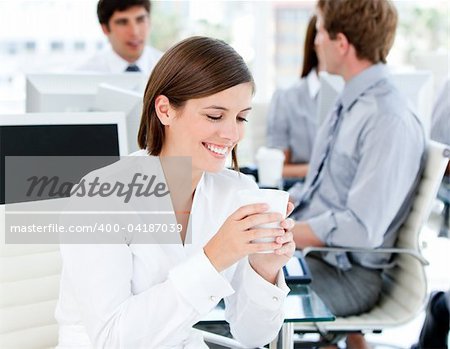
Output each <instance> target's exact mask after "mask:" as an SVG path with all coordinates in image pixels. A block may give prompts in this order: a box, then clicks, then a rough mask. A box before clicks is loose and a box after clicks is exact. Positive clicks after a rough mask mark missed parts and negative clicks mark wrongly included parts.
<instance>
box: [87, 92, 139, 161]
mask: <svg viewBox="0 0 450 349" xmlns="http://www.w3.org/2000/svg"><path fill="white" fill-rule="evenodd" d="M142 105H143V93H142V92H135V91H130V90H126V89H123V88H120V87H116V86H113V85H110V84H100V85H99V86H98V90H97V94H96V96H95V102H94V110H96V111H122V112H124V113H125V118H126V126H127V138H128V151H129V152H130V153H132V152H135V151H137V150H138V144H137V134H138V131H139V124H140V121H141V114H142Z"/></svg>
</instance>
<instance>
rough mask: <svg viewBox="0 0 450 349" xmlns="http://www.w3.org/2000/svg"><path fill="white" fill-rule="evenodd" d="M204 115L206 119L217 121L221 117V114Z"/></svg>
mask: <svg viewBox="0 0 450 349" xmlns="http://www.w3.org/2000/svg"><path fill="white" fill-rule="evenodd" d="M206 116H207V117H208V119H210V120H214V121H219V120H220V119H222V115H206Z"/></svg>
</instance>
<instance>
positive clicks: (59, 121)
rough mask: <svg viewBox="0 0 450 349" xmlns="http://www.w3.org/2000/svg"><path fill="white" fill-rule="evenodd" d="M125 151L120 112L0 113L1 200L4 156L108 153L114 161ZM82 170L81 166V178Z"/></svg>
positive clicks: (0, 197) (2, 195)
mask: <svg viewBox="0 0 450 349" xmlns="http://www.w3.org/2000/svg"><path fill="white" fill-rule="evenodd" d="M126 154H127V141H126V132H125V116H124V114H123V113H68V114H26V115H8V116H0V179H1V181H0V204H4V203H5V158H6V157H7V156H108V157H111V162H113V161H114V158H118V156H119V155H126ZM104 165H105V166H106V165H108V164H107V163H105V164H104ZM85 174H86V171H85V170H84V169H80V174H79V177H80V179H81V177H82V176H83V175H85Z"/></svg>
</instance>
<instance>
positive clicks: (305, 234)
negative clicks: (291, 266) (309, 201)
mask: <svg viewBox="0 0 450 349" xmlns="http://www.w3.org/2000/svg"><path fill="white" fill-rule="evenodd" d="M292 232H293V234H294V241H295V246H296V247H297V249H300V250H301V249H303V248H305V247H308V246H314V247H322V246H325V244H324V243H323V241H322V240H320V239H319V238H318V237H317V235H316V234H314V232H313V231H312V229H311V227H310V226H309V225H308V223H305V222H297V223H296V224H295V226H294V229H293V230H292Z"/></svg>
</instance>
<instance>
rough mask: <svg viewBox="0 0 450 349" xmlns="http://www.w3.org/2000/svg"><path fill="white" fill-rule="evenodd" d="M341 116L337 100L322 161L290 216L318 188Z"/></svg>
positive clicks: (340, 106) (305, 202)
mask: <svg viewBox="0 0 450 349" xmlns="http://www.w3.org/2000/svg"><path fill="white" fill-rule="evenodd" d="M341 114H342V102H341V101H340V100H338V101H337V102H336V105H335V107H334V109H333V115H332V116H331V124H330V129H329V133H328V137H327V145H326V147H325V151H324V152H323V155H322V159H321V160H320V162H319V166H318V167H317V170H316V173H315V174H314V178H313V180H312V181H311V182H310V184H309V186H308V187H306V188H305V189H304V190H303V195H302V198H301V200H300V202H299V203H298V205H297V206H296V207H295V208H294V210H293V211H292V213H291V214H295V213H296V212H298V211H299V210H300V209H301V208H302V207H303V206H304V205H305V204H307V203H308V202H309V201H310V200H311V198H312V196H313V194H314V192H315V191H316V189H317V188H318V187H319V184H320V182H321V181H322V179H323V169H324V168H325V164H326V161H327V159H328V157H329V155H330V153H331V149H332V148H333V145H334V143H335V141H336V136H337V133H338V132H337V131H338V129H339V125H340V120H341Z"/></svg>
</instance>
